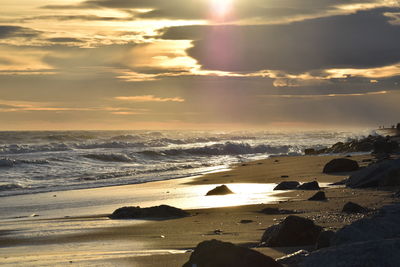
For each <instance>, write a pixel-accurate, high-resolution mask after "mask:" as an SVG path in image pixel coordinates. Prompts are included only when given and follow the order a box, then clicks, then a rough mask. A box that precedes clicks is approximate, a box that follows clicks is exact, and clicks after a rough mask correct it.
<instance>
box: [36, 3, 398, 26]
mask: <svg viewBox="0 0 400 267" xmlns="http://www.w3.org/2000/svg"><path fill="white" fill-rule="evenodd" d="M395 4H396V2H395V1H394V0H346V1H339V0H334V1H332V0H302V1H299V0H280V1H273V0H267V1H265V0H246V1H245V0H239V1H238V0H236V1H233V2H232V3H231V5H232V9H231V10H232V13H231V14H230V15H229V16H226V17H225V18H224V19H225V21H248V20H253V21H254V20H256V21H264V22H268V23H276V22H284V21H286V22H290V21H299V20H304V19H309V18H316V17H324V16H329V15H333V14H345V13H346V14H348V13H351V12H354V11H356V10H364V9H371V8H376V7H382V6H394V5H395ZM43 8H45V9H105V8H106V9H119V10H125V11H127V12H129V11H131V10H135V9H136V10H139V9H140V10H141V12H139V13H137V14H136V17H137V18H146V19H173V20H182V19H200V20H203V19H211V20H212V19H213V12H214V11H215V6H214V3H213V1H210V0H192V1H187V0H170V1H165V0H135V1H131V0H87V1H84V2H82V3H80V4H75V5H47V6H44V7H43Z"/></svg>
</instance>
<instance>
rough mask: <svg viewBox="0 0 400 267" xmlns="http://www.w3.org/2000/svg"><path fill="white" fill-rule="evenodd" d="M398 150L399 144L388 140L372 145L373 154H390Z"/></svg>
mask: <svg viewBox="0 0 400 267" xmlns="http://www.w3.org/2000/svg"><path fill="white" fill-rule="evenodd" d="M398 149H399V144H398V143H397V142H395V141H392V140H390V139H384V140H378V141H376V142H375V143H374V152H373V153H374V154H379V153H387V154H391V153H393V152H395V151H397V150H398Z"/></svg>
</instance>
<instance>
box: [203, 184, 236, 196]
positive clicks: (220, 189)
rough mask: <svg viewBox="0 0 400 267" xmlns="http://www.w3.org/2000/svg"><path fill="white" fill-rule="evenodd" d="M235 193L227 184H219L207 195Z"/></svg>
mask: <svg viewBox="0 0 400 267" xmlns="http://www.w3.org/2000/svg"><path fill="white" fill-rule="evenodd" d="M229 194H234V193H233V192H232V191H231V190H230V189H229V188H228V187H227V186H226V185H221V186H217V187H216V188H214V189H213V190H210V191H208V193H207V194H206V196H215V195H229Z"/></svg>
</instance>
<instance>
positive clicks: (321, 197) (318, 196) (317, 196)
mask: <svg viewBox="0 0 400 267" xmlns="http://www.w3.org/2000/svg"><path fill="white" fill-rule="evenodd" d="M308 200H311V201H324V200H327V198H326V196H325V192H323V191H319V192H317V193H316V194H315V195H313V196H312V197H310V198H309V199H308Z"/></svg>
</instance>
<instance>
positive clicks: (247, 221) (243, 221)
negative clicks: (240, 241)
mask: <svg viewBox="0 0 400 267" xmlns="http://www.w3.org/2000/svg"><path fill="white" fill-rule="evenodd" d="M252 222H254V221H253V220H241V221H240V223H242V224H247V223H252Z"/></svg>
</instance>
